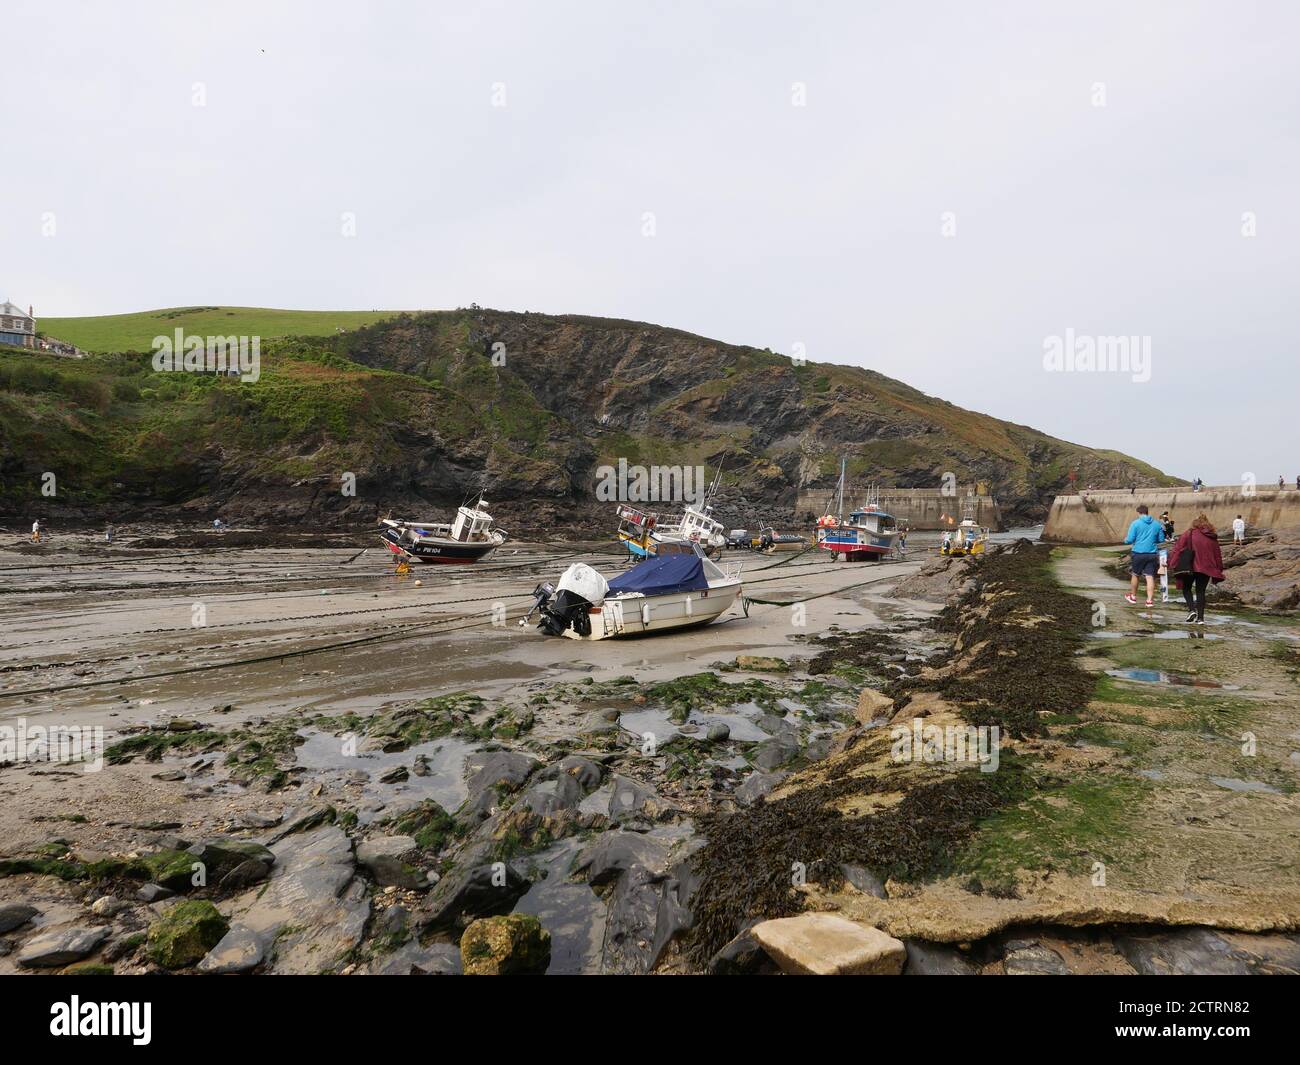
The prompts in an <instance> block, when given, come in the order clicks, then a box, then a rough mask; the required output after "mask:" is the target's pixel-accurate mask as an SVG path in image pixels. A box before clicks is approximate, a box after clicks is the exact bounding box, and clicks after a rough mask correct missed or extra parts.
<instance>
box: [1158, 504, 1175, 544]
mask: <svg viewBox="0 0 1300 1065" xmlns="http://www.w3.org/2000/svg"><path fill="white" fill-rule="evenodd" d="M1160 524H1161V525H1163V526H1164V527H1165V539H1166V540H1172V539H1173V538H1174V519H1173V518H1171V517H1170V516H1169V511H1167V510H1166V511H1165V512H1164V513H1163V514H1161V515H1160Z"/></svg>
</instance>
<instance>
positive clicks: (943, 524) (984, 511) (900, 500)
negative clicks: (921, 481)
mask: <svg viewBox="0 0 1300 1065" xmlns="http://www.w3.org/2000/svg"><path fill="white" fill-rule="evenodd" d="M864 496H865V493H861V492H859V493H851V492H845V495H844V513H845V514H846V515H847V514H848V513H849V511H851V510H853V509H854V508H855V507H857V506H860V505H861V503H862V502H863V497H864ZM835 497H836V490H835V489H833V488H805V489H804V490H802V491H801V492H800V493H799V496H798V499H797V500H796V502H795V508H794V516H795V521H796V522H800V523H802V522H807V521H810V520H811V521H816V520H817V518H819V517H821V515H823V514H833V513H835V509H836V502H835ZM972 503H973V504H974V506H975V520H976V522H978V523H979V524H980V525H987V526H988V527H989V528H990V529H992V530H994V531H995V532H997V531H999V530H1001V528H1002V513H1001V511H1000V510H999V509H998V502H997V500H996V499H994V498H993V496H991V495H989V494H987V493H977V492H974V491H971V490H969V489H962V488H959V489H958V490H957V494H956V495H946V494H945V493H944V492H943V491H942V490H941V489H938V488H882V489H881V491H880V509H881V510H883V511H885V512H886V513H888V514H892V515H893V516H894V517H895V518H896V519H898V521H899V523H900V524H903V525H906V526H907V527H908V528H910V529H915V530H917V531H918V532H921V531H926V530H937V529H949V528H951V527H952V526H954V525H956V524H957V522H959V521H961V519H962V515H963V508H964V507H967V506H969V505H971V504H972Z"/></svg>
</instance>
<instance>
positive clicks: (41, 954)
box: [18, 925, 111, 969]
mask: <svg viewBox="0 0 1300 1065" xmlns="http://www.w3.org/2000/svg"><path fill="white" fill-rule="evenodd" d="M110 931H111V929H110V928H109V927H108V926H107V925H99V926H97V927H90V928H55V929H51V930H50V931H49V932H45V933H42V934H41V935H39V936H35V937H33V938H32V939H29V940H28V941H27V942H26V943H24V944H23V949H22V952H21V953H20V954H19V955H18V964H19V965H22V966H25V967H27V968H29V969H53V968H58V967H61V966H64V965H71V964H72V963H73V962H74V961H80V960H81V959H82V958H84V957H85V956H86V955H87V954H89V953H91V951H93V950H95V948H96V947H98V946H99V945H100V944H101V943H102V942H104V940H106V939H107V938H108V934H109V932H110Z"/></svg>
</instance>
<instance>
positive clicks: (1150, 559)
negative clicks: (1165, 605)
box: [1124, 503, 1165, 606]
mask: <svg viewBox="0 0 1300 1065" xmlns="http://www.w3.org/2000/svg"><path fill="white" fill-rule="evenodd" d="M1137 513H1138V516H1137V517H1136V518H1134V519H1133V523H1132V524H1131V525H1130V526H1129V527H1128V535H1127V536H1125V537H1124V543H1126V544H1132V545H1133V554H1132V556H1131V558H1130V560H1129V567H1128V568H1129V573H1130V574H1131V575H1132V576H1131V578H1130V580H1129V592H1128V595H1126V596H1124V598H1125V600H1127V601H1128V602H1130V603H1133V604H1136V603H1137V591H1138V578H1139V577H1145V578H1146V582H1147V606H1155V605H1156V571H1157V570H1158V569H1159V568H1160V541H1161V539H1162V537H1163V536H1164V532H1165V527H1164V526H1163V525H1161V524H1160V522H1158V521H1156V519H1155V518H1153V517H1152V516H1151V512H1150V511H1149V510H1148V509H1147V505H1146V504H1145V503H1139V504H1138V508H1137Z"/></svg>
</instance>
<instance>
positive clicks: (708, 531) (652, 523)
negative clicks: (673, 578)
mask: <svg viewBox="0 0 1300 1065" xmlns="http://www.w3.org/2000/svg"><path fill="white" fill-rule="evenodd" d="M721 481H722V468H721V467H719V468H718V474H717V476H716V477H715V478H714V480H713V483H712V484H711V485H710V486H709V490H708V492H707V493H706V494H705V497H704V500H703V502H702V503H700V504H699V505H698V506H697V505H694V504H690V505H688V506H687V507H686V509H685V510H684V511H683V512H682V513H681V514H680V515H674V516H671V517H668V518H661V517H660V516H659V515H658V514H656V513H653V512H651V511H645V510H638V509H637V508H636V507H629V506H620V507H619V508H618V539H619V543H621V544H622V545H623V546H624V547H626V548H627V550H628V553H629V554H630V555H631V556H632V557H633V558H654V557H655V556H656V555H658V554H659V546H660V545H661V544H664V543H691V544H700V545H701V546H703V547H704V549H705V551H706V553H708V554H711V555H713V556H714V557H716V556H717V555H719V554H720V553H721V551H722V549H723V548H724V547H726V545H727V531H726V527H725V526H724V525H723V524H722V522H720V521H718V520H717V519H716V518H714V517H713V507H712V506H710V505H709V500H711V499H712V498H713V496H714V494H715V493H716V492H717V490H718V485H719V484H720V483H721Z"/></svg>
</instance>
